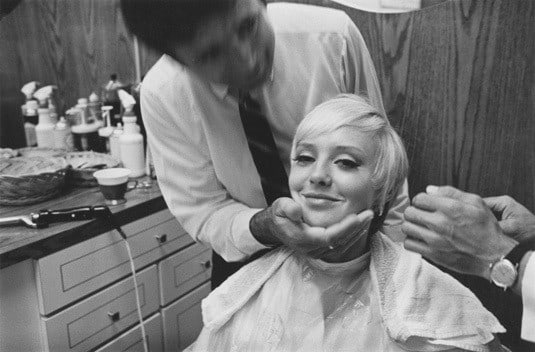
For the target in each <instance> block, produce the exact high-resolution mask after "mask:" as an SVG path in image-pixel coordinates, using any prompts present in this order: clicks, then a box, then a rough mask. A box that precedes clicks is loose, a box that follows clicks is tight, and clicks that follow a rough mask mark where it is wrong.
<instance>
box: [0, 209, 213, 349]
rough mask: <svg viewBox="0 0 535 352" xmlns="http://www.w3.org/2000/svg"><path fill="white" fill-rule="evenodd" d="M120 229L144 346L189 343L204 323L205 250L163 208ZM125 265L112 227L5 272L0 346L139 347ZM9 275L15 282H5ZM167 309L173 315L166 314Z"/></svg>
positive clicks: (206, 288) (207, 270) (208, 253)
mask: <svg viewBox="0 0 535 352" xmlns="http://www.w3.org/2000/svg"><path fill="white" fill-rule="evenodd" d="M123 230H124V232H125V233H126V235H127V239H128V243H129V245H130V248H131V251H132V256H133V258H134V264H135V267H136V271H137V274H136V278H137V289H138V292H139V296H140V305H141V310H142V314H143V317H144V320H145V324H144V326H145V330H146V335H147V337H148V341H149V345H150V350H151V351H177V350H178V348H180V349H182V348H184V347H187V345H189V343H191V342H193V340H194V339H195V338H196V336H197V334H198V333H199V331H200V328H201V327H202V318H201V315H200V301H201V300H202V299H203V298H204V297H206V296H207V295H208V293H209V292H210V290H209V286H210V285H209V280H210V274H211V262H210V260H211V251H210V250H209V249H207V248H206V247H204V246H202V245H200V244H197V243H195V242H194V241H193V240H192V239H191V237H190V236H189V235H188V234H187V233H186V232H185V231H184V230H183V229H182V228H181V227H180V225H179V224H178V222H177V221H176V220H175V219H174V217H173V216H172V215H171V213H170V212H169V211H168V210H163V211H160V212H157V213H155V214H152V215H149V216H147V217H144V218H142V219H139V220H136V221H133V222H131V223H129V224H127V225H125V226H123ZM130 270H131V269H130V263H129V259H128V254H127V250H126V245H125V242H124V241H123V240H122V238H121V237H120V236H119V234H118V233H117V232H116V231H110V232H105V233H103V234H101V235H99V236H97V237H94V238H92V239H90V240H87V241H84V242H81V243H78V244H76V245H74V246H71V247H68V248H66V249H63V250H61V251H58V252H55V253H52V254H50V255H48V256H45V257H43V258H39V259H37V260H27V261H25V262H21V263H18V264H15V265H13V266H10V267H7V268H5V269H3V270H2V271H1V272H0V273H1V274H2V275H1V276H0V295H1V296H0V297H2V300H1V303H0V310H2V314H0V351H4V350H5V351H10V352H16V351H53V352H56V351H69V352H70V351H73V352H74V351H95V350H98V351H116V350H121V351H122V350H125V351H143V343H142V340H141V329H140V326H139V321H138V313H137V309H136V297H135V291H134V283H133V278H132V276H131V271H130ZM13 279H15V280H20V282H19V285H10V281H11V280H13ZM17 306H19V307H20V308H21V309H20V310H17V309H16V308H15V307H17ZM177 307H178V308H177ZM170 312H172V313H170ZM4 313H5V314H4ZM172 314H174V315H175V316H177V317H178V320H177V319H175V320H173V321H171V320H169V319H168V320H166V319H165V318H164V316H165V317H170V316H171V315H172ZM21 329H22V331H21ZM176 346H179V347H176Z"/></svg>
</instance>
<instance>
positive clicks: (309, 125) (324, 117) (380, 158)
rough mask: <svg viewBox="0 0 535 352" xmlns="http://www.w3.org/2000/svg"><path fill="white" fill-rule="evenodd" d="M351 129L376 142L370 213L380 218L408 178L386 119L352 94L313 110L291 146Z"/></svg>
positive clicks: (400, 145)
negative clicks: (368, 136)
mask: <svg viewBox="0 0 535 352" xmlns="http://www.w3.org/2000/svg"><path fill="white" fill-rule="evenodd" d="M343 127H352V128H356V129H357V130H358V131H359V132H361V133H366V134H371V135H372V138H373V139H375V140H376V141H377V152H376V158H375V165H374V171H373V173H372V182H373V185H374V190H375V195H374V204H373V211H374V212H375V213H376V215H382V213H383V211H384V209H385V205H387V204H390V203H391V201H392V200H394V199H395V198H396V196H397V194H398V192H399V189H400V187H401V186H402V185H403V182H404V180H405V178H406V177H407V173H408V168H409V162H408V159H407V153H406V152H405V147H404V146H403V142H402V141H401V138H400V137H399V135H398V134H397V133H396V131H395V130H394V128H393V127H392V126H391V125H390V123H389V122H388V119H387V118H386V117H385V116H384V115H383V114H382V113H381V112H380V111H379V110H378V109H376V108H374V107H373V106H371V105H370V103H369V102H368V101H367V100H366V99H364V98H362V97H360V96H358V95H353V94H341V95H338V96H337V97H335V98H333V99H331V100H328V101H326V102H324V103H322V104H320V105H318V106H317V107H316V108H314V109H313V110H312V111H311V112H310V113H308V114H307V116H306V117H305V118H304V119H303V120H302V121H301V123H300V124H299V126H298V127H297V131H296V132H295V136H294V140H293V144H292V158H293V157H294V156H295V148H296V146H297V144H298V143H299V142H300V141H301V140H303V139H305V138H306V139H309V138H314V137H316V136H319V135H323V134H326V133H331V132H333V131H335V130H337V129H339V128H343Z"/></svg>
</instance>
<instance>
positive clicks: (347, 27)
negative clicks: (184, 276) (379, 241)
mask: <svg viewBox="0 0 535 352" xmlns="http://www.w3.org/2000/svg"><path fill="white" fill-rule="evenodd" d="M267 12H268V16H269V19H270V21H271V23H272V25H273V28H274V31H275V53H274V63H273V72H272V76H271V78H270V79H269V81H268V82H267V83H266V84H265V85H264V86H262V87H261V88H259V89H257V90H256V91H253V92H251V94H252V95H253V96H254V97H256V98H257V99H259V100H260V101H261V103H262V107H263V111H264V112H265V113H266V116H267V118H268V121H269V124H270V127H271V129H272V132H273V135H274V139H275V143H276V145H277V149H278V151H279V154H280V157H281V160H282V162H283V164H284V166H285V168H286V171H287V172H288V171H289V169H290V149H291V143H292V138H293V135H294V132H295V130H296V128H297V125H298V124H299V122H300V121H301V120H302V119H303V118H304V116H305V115H306V114H307V113H308V112H309V111H311V110H312V109H313V108H314V107H315V106H316V105H318V104H320V103H322V102H324V101H326V100H328V99H330V98H333V97H335V96H336V95H338V94H340V93H359V94H363V95H366V96H368V97H369V99H370V102H371V103H372V104H373V105H374V106H376V107H378V108H379V109H380V110H383V104H382V99H381V92H380V87H379V84H378V81H377V77H376V74H375V69H374V66H373V63H372V60H371V57H370V55H369V52H368V50H367V48H366V45H365V43H364V40H363V38H362V36H361V34H360V33H359V31H358V29H357V28H356V26H355V24H354V23H353V22H352V20H351V19H350V18H349V17H348V16H347V15H346V14H345V13H344V12H342V11H338V10H334V9H328V8H325V7H316V6H307V5H301V4H287V3H273V4H269V5H268V9H267ZM141 110H142V114H143V121H144V124H145V127H146V130H147V135H148V143H149V145H150V148H151V151H152V154H153V159H154V165H155V169H156V173H157V176H158V183H159V185H160V188H161V190H162V194H163V197H164V199H165V201H166V203H167V206H168V207H169V209H170V211H171V212H172V213H173V214H174V215H175V217H176V218H177V219H178V221H179V222H180V224H181V225H182V226H183V227H184V229H185V230H186V231H187V232H188V233H189V234H190V235H191V236H192V237H193V238H194V239H195V240H196V241H199V242H202V243H204V244H206V245H208V246H209V247H211V248H213V249H214V250H215V251H216V252H217V253H218V254H219V255H221V256H222V257H223V258H224V259H225V260H227V261H242V260H245V259H247V258H248V257H249V256H251V255H252V254H253V253H255V252H257V251H259V250H261V249H264V248H265V246H263V245H262V244H261V243H259V242H258V241H256V239H255V238H254V237H253V236H252V234H251V232H250V230H249V222H250V219H251V217H252V216H253V215H254V214H255V213H257V212H258V211H260V210H261V209H263V208H265V207H266V201H265V198H264V194H263V192H262V186H261V183H260V178H259V176H258V172H257V170H256V167H255V165H254V162H253V159H252V156H251V154H250V152H249V147H248V144H247V139H246V137H245V133H244V132H243V127H242V124H241V119H240V115H239V110H238V102H237V101H236V99H235V98H234V97H232V96H231V95H229V94H228V87H227V86H220V85H214V84H209V83H207V82H204V81H201V80H199V79H198V78H197V77H196V76H195V75H194V74H192V73H191V72H190V71H188V69H187V68H185V67H184V66H182V65H181V64H179V63H178V62H176V61H175V60H173V59H172V58H170V57H169V56H165V55H164V56H163V57H162V58H161V59H160V60H159V61H158V62H157V63H156V64H155V65H154V66H153V67H152V68H151V70H150V71H149V72H148V73H147V75H146V77H145V79H144V80H143V84H142V88H141ZM326 118H328V117H326ZM396 202H397V203H396V204H393V207H392V210H391V211H390V212H389V215H388V217H387V220H386V223H387V224H390V223H396V222H397V223H399V222H400V220H401V219H402V212H403V209H401V210H400V207H404V206H406V205H407V203H408V196H407V189H406V187H405V188H404V190H403V192H402V193H400V196H399V197H398V199H397V200H396ZM391 229H393V228H392V227H391ZM396 230H397V231H396ZM385 231H389V230H388V229H386V228H385ZM392 232H396V233H397V234H398V235H399V233H400V231H399V228H398V229H393V231H392ZM394 237H395V235H394Z"/></svg>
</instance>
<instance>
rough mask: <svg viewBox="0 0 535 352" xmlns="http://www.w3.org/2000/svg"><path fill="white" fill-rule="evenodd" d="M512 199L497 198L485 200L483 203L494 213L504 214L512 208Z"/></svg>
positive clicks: (505, 197) (506, 197)
mask: <svg viewBox="0 0 535 352" xmlns="http://www.w3.org/2000/svg"><path fill="white" fill-rule="evenodd" d="M511 199H512V198H510V197H508V196H497V197H486V198H483V201H484V202H485V204H487V206H488V207H489V208H490V209H491V210H492V211H493V212H495V213H499V214H502V213H503V212H504V211H505V209H507V208H508V207H510V206H511Z"/></svg>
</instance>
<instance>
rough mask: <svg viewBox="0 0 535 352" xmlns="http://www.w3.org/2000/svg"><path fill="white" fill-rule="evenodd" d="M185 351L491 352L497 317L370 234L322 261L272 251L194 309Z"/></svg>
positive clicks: (449, 279)
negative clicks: (336, 259) (352, 255)
mask: <svg viewBox="0 0 535 352" xmlns="http://www.w3.org/2000/svg"><path fill="white" fill-rule="evenodd" d="M202 310H203V322H204V328H203V330H202V332H201V334H200V336H199V338H198V339H197V341H196V342H195V343H194V344H193V345H191V346H190V347H189V348H188V351H189V352H193V351H203V352H206V351H232V352H238V351H251V352H252V351H255V352H259V351H281V352H282V351H288V352H290V351H292V352H297V351H302V352H310V351H326V352H327V351H381V352H390V351H398V352H401V351H444V350H450V349H454V348H458V349H464V350H468V351H492V350H494V349H493V348H496V347H497V348H499V344H497V342H496V341H494V336H493V334H494V333H499V332H504V331H505V330H504V328H503V327H502V326H501V325H500V323H499V322H498V320H497V319H496V318H495V317H494V316H493V315H492V314H491V313H490V312H488V311H487V310H486V309H485V308H484V307H483V306H482V304H481V303H480V302H479V301H478V299H477V298H476V297H475V296H474V294H473V293H472V292H471V291H470V290H468V289H467V288H466V287H464V286H462V285H461V284H460V283H459V282H457V281H456V280H455V279H453V278H452V277H451V276H449V275H447V274H445V273H443V272H441V271H440V270H438V269H437V268H436V267H434V266H432V265H430V264H429V263H427V262H425V261H424V260H422V259H421V257H420V256H419V255H417V254H415V253H412V252H408V251H406V250H404V249H403V248H401V246H399V245H397V244H395V243H394V242H392V241H391V240H389V239H388V237H386V236H384V235H382V234H380V233H377V234H376V235H375V236H374V237H373V239H372V244H371V251H370V252H369V253H367V254H365V255H363V256H361V257H359V258H357V259H355V260H353V261H350V262H347V263H341V264H329V263H325V262H323V261H321V260H313V259H310V258H306V257H303V256H300V255H297V254H295V253H293V252H292V251H290V250H288V249H278V250H275V251H272V252H271V253H269V254H267V255H265V256H264V257H262V258H260V259H257V260H256V261H254V262H252V263H250V264H248V265H246V266H245V267H243V268H242V269H241V270H240V271H238V272H237V273H236V274H234V275H232V276H231V277H230V278H229V279H227V281H225V282H224V283H223V284H222V285H221V286H219V287H218V288H217V289H216V290H214V291H213V292H212V293H211V294H210V295H209V296H208V297H207V298H206V299H205V300H203V302H202Z"/></svg>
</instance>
